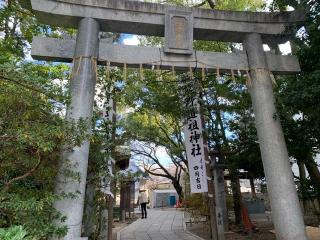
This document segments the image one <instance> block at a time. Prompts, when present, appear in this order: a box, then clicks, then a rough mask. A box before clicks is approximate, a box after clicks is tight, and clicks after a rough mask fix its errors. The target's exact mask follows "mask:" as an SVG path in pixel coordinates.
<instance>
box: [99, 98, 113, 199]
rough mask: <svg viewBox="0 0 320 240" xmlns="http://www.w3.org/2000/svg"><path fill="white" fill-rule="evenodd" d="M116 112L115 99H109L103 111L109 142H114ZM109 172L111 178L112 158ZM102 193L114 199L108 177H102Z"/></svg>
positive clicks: (108, 167) (108, 168)
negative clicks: (113, 126)
mask: <svg viewBox="0 0 320 240" xmlns="http://www.w3.org/2000/svg"><path fill="white" fill-rule="evenodd" d="M115 114H116V113H115V111H114V105H113V99H112V98H108V99H107V100H106V101H105V103H104V104H103V110H102V115H103V116H102V119H103V121H104V122H105V123H108V124H109V126H110V127H109V129H108V131H109V134H108V136H107V139H109V141H111V140H112V122H113V116H114V115H115ZM103 152H106V150H103ZM107 162H108V163H107V169H106V170H107V172H108V174H109V176H111V177H112V176H113V173H112V164H115V161H114V160H113V159H112V158H111V157H110V159H109V160H108V161H107ZM100 190H101V192H103V193H105V194H106V195H110V196H111V197H112V198H114V196H113V194H112V192H111V186H110V179H109V178H107V177H101V189H100Z"/></svg>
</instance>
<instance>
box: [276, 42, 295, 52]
mask: <svg viewBox="0 0 320 240" xmlns="http://www.w3.org/2000/svg"><path fill="white" fill-rule="evenodd" d="M279 49H280V51H281V52H282V54H284V55H288V54H290V53H291V52H292V51H291V44H290V42H289V41H288V42H286V43H284V44H280V45H279Z"/></svg>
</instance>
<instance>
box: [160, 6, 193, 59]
mask: <svg viewBox="0 0 320 240" xmlns="http://www.w3.org/2000/svg"><path fill="white" fill-rule="evenodd" d="M192 45H193V14H192V13H191V12H183V11H178V10H169V9H168V10H167V11H166V20H165V47H164V51H165V52H166V53H180V54H190V55H191V54H192V53H193V46H192Z"/></svg>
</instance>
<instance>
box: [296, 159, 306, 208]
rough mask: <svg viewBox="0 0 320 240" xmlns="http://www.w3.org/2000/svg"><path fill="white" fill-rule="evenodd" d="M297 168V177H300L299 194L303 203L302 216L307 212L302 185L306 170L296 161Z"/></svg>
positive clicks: (302, 164) (304, 180) (300, 162)
mask: <svg viewBox="0 0 320 240" xmlns="http://www.w3.org/2000/svg"><path fill="white" fill-rule="evenodd" d="M297 164H298V167H299V176H300V192H301V197H302V202H303V212H304V214H305V213H306V212H307V207H308V206H307V205H308V203H307V201H306V196H305V194H304V193H305V192H304V190H303V189H304V185H305V182H306V179H307V177H306V169H305V167H304V163H303V162H302V161H299V160H298V161H297Z"/></svg>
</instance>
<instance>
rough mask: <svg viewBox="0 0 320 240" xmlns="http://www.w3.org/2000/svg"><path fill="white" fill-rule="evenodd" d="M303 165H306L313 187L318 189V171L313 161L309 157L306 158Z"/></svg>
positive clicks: (319, 185) (319, 176) (319, 178)
mask: <svg viewBox="0 0 320 240" xmlns="http://www.w3.org/2000/svg"><path fill="white" fill-rule="evenodd" d="M304 164H305V165H306V168H307V170H308V173H309V176H310V179H311V181H312V183H313V184H314V185H315V186H317V187H320V171H319V168H318V165H317V163H316V162H315V160H314V159H313V158H312V157H311V156H310V157H307V159H306V161H304Z"/></svg>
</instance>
